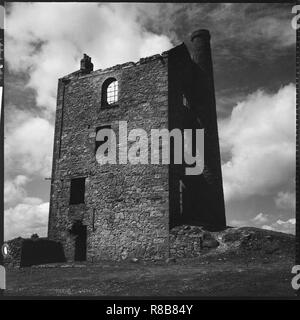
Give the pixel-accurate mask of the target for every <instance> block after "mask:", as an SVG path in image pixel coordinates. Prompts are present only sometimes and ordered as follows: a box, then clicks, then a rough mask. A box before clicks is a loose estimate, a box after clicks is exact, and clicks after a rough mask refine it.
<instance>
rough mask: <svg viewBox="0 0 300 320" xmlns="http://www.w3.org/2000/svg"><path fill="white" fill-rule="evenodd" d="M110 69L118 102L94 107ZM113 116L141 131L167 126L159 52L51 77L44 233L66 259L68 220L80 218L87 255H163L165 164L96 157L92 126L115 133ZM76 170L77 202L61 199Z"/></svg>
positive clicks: (70, 251)
mask: <svg viewBox="0 0 300 320" xmlns="http://www.w3.org/2000/svg"><path fill="white" fill-rule="evenodd" d="M110 77H114V78H115V79H117V81H118V86H119V99H118V104H117V105H115V106H112V107H109V108H102V106H101V87H102V84H103V82H104V81H105V80H106V79H108V78H110ZM64 82H65V83H64ZM119 121H128V131H130V130H131V129H136V128H142V129H144V130H146V131H147V133H148V135H149V134H150V129H152V128H167V127H168V78H167V58H166V57H162V56H160V55H158V56H153V57H151V58H150V59H148V60H147V59H142V60H140V61H139V63H137V64H133V63H127V64H124V65H121V66H116V67H114V68H111V69H108V70H105V71H103V72H102V71H95V72H93V73H91V74H88V75H83V76H81V75H78V74H77V75H75V76H73V75H71V76H69V77H66V78H65V79H60V80H59V87H58V101H57V115H56V128H55V145H54V162H53V173H52V191H51V209H50V210H51V213H50V219H49V237H50V238H52V239H56V240H59V241H61V242H62V243H63V245H64V248H65V253H66V256H67V258H68V260H72V259H74V254H75V253H74V250H75V246H74V243H75V237H76V235H72V234H71V233H70V230H71V228H72V225H73V224H74V222H75V221H76V220H77V221H81V222H82V224H83V225H85V226H87V244H86V245H87V260H90V261H92V260H99V259H125V258H127V257H130V256H134V257H141V256H142V257H143V258H150V257H152V258H153V257H157V258H164V257H167V256H168V234H169V215H168V214H169V212H168V209H169V203H168V166H166V165H151V166H150V165H144V164H137V165H132V164H127V165H126V164H124V165H121V164H120V165H119V164H117V165H109V164H107V165H100V164H99V163H98V162H97V161H96V157H95V137H96V128H97V127H99V126H103V125H110V126H111V128H112V129H113V130H114V131H115V133H118V122H119ZM149 137H150V135H149ZM149 140H150V138H149ZM129 147H130V145H128V148H129ZM149 157H150V143H149ZM76 177H85V178H86V182H85V203H84V204H78V205H69V198H70V181H71V179H72V178H76Z"/></svg>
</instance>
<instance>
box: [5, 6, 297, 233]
mask: <svg viewBox="0 0 300 320" xmlns="http://www.w3.org/2000/svg"><path fill="white" fill-rule="evenodd" d="M291 18H292V14H291V5H290V4H180V3H177V4H125V3H122V4H109V3H105V4H96V3H14V4H11V5H7V6H6V20H5V59H6V62H5V68H6V69H5V118H6V122H5V136H6V139H5V208H6V209H5V238H6V239H10V238H13V237H16V236H30V235H31V234H32V233H38V234H39V235H40V236H45V235H46V232H47V220H48V209H49V193H50V181H49V180H45V178H47V177H50V170H51V161H52V147H53V130H54V127H53V125H54V118H55V104H56V90H57V79H58V78H59V77H62V76H64V75H66V74H68V73H70V72H73V71H75V70H78V68H79V61H80V59H81V57H82V55H83V53H87V54H88V55H90V56H91V57H92V61H93V63H94V66H95V69H100V68H101V69H103V68H106V67H109V66H113V65H115V64H119V63H123V62H127V61H137V60H138V59H139V58H141V57H144V56H149V55H152V54H156V53H161V52H162V51H165V50H168V49H170V48H171V47H173V46H175V45H178V44H180V43H181V42H187V44H188V41H189V35H190V34H191V32H192V31H193V30H195V29H198V28H206V29H209V30H210V32H211V35H212V50H213V60H214V73H215V87H216V98H217V112H218V124H219V134H220V144H221V157H222V171H223V180H224V192H225V200H226V214H227V223H228V225H232V226H257V227H263V228H266V229H274V230H279V231H283V232H291V233H294V228H295V213H294V209H295V191H294V176H295V103H296V101H295V99H296V96H295V39H296V38H295V31H294V30H293V29H292V27H291Z"/></svg>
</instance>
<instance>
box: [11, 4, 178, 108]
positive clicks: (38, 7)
mask: <svg viewBox="0 0 300 320" xmlns="http://www.w3.org/2000/svg"><path fill="white" fill-rule="evenodd" d="M138 18H139V11H138V10H137V9H136V8H135V7H134V6H132V5H129V4H97V3H15V4H13V5H12V7H11V10H10V13H9V14H8V15H7V16H6V30H5V31H6V33H5V55H6V60H7V62H8V64H9V68H10V69H11V70H14V71H25V72H29V74H30V80H29V83H28V86H30V87H31V88H33V89H35V90H36V93H37V104H38V105H39V106H40V107H43V108H46V110H48V111H49V112H53V111H54V110H55V98H56V89H57V79H58V78H59V77H61V76H64V75H65V74H68V73H70V72H73V71H75V70H78V69H79V60H80V58H81V57H82V55H83V53H87V54H88V55H90V56H91V57H92V62H93V63H94V66H95V69H98V68H105V67H109V66H112V65H115V64H118V63H122V62H127V61H132V60H138V59H139V58H141V57H142V56H148V55H152V54H156V53H161V52H162V51H165V50H168V49H170V48H171V47H172V44H171V42H170V40H169V39H168V38H167V37H166V36H164V35H156V34H153V33H149V32H148V31H146V30H145V29H144V28H143V27H142V26H141V25H140V24H139V23H138Z"/></svg>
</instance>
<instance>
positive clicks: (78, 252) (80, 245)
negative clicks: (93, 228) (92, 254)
mask: <svg viewBox="0 0 300 320" xmlns="http://www.w3.org/2000/svg"><path fill="white" fill-rule="evenodd" d="M71 233H72V234H73V235H75V253H74V261H86V247H87V227H86V226H85V225H83V224H82V222H81V221H76V222H75V223H74V224H73V226H72V229H71Z"/></svg>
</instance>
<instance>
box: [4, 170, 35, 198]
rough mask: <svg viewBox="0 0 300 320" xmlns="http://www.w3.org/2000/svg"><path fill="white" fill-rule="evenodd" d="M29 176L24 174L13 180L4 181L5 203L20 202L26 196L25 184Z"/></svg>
mask: <svg viewBox="0 0 300 320" xmlns="http://www.w3.org/2000/svg"><path fill="white" fill-rule="evenodd" d="M28 181H29V178H28V177H26V176H24V175H18V176H16V177H15V178H14V179H12V180H6V181H5V183H4V203H6V204H11V203H14V202H18V201H20V200H21V199H23V198H24V197H25V196H26V191H25V189H24V186H25V185H26V184H27V182H28Z"/></svg>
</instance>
